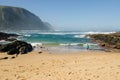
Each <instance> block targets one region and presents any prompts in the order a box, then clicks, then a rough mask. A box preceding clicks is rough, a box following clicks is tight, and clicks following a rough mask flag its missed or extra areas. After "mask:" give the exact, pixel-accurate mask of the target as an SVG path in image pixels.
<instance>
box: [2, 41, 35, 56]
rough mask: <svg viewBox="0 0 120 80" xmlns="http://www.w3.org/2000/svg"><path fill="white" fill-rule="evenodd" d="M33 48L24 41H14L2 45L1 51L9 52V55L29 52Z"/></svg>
mask: <svg viewBox="0 0 120 80" xmlns="http://www.w3.org/2000/svg"><path fill="white" fill-rule="evenodd" d="M32 50H33V48H32V46H31V44H28V43H26V42H24V41H14V42H12V43H9V44H4V45H0V52H7V54H8V55H14V54H16V55H18V54H20V53H21V54H27V53H28V52H31V51H32Z"/></svg>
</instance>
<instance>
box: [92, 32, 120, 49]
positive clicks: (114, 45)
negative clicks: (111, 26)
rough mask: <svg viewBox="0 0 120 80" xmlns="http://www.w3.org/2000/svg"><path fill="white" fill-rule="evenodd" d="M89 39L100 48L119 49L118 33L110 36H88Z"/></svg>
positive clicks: (119, 38) (119, 33)
mask: <svg viewBox="0 0 120 80" xmlns="http://www.w3.org/2000/svg"><path fill="white" fill-rule="evenodd" d="M90 37H91V38H92V39H93V41H95V42H98V43H99V45H100V46H102V47H105V48H108V49H120V32H117V33H112V34H93V35H90Z"/></svg>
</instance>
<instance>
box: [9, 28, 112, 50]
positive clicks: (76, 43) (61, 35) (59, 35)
mask: <svg viewBox="0 0 120 80" xmlns="http://www.w3.org/2000/svg"><path fill="white" fill-rule="evenodd" d="M9 33H15V34H19V35H21V36H19V37H18V40H22V41H26V42H28V43H30V44H32V45H36V44H42V45H44V46H47V47H49V48H50V49H51V50H56V51H58V50H60V49H61V50H62V51H63V50H72V51H79V50H86V48H85V46H84V45H85V44H88V45H89V49H90V50H103V48H101V47H100V46H99V45H98V44H97V43H95V42H93V41H92V40H91V38H90V37H89V36H87V35H89V34H101V33H102V34H108V33H111V32H80V31H49V32H47V31H44V32H43V31H39V30H23V31H16V32H9Z"/></svg>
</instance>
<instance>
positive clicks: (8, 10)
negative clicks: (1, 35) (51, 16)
mask: <svg viewBox="0 0 120 80" xmlns="http://www.w3.org/2000/svg"><path fill="white" fill-rule="evenodd" d="M0 30H53V29H52V27H51V26H50V27H49V25H47V24H46V23H44V22H43V21H42V20H41V19H40V18H39V17H38V16H36V15H35V14H33V13H31V12H30V11H28V10H26V9H24V8H18V7H10V6H0Z"/></svg>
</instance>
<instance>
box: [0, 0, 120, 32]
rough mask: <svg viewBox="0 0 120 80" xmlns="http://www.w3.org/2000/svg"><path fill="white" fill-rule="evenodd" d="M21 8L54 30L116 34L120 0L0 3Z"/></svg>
mask: <svg viewBox="0 0 120 80" xmlns="http://www.w3.org/2000/svg"><path fill="white" fill-rule="evenodd" d="M0 5H7V6H16V7H22V8H25V9H27V10H29V11H31V12H32V13H34V14H36V15H37V16H39V17H40V19H42V21H45V22H49V23H50V24H51V25H52V26H53V27H54V28H55V29H56V30H64V31H73V30H74V31H120V0H0Z"/></svg>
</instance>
